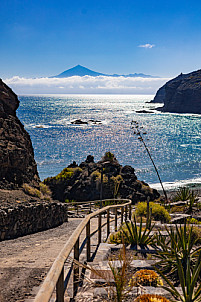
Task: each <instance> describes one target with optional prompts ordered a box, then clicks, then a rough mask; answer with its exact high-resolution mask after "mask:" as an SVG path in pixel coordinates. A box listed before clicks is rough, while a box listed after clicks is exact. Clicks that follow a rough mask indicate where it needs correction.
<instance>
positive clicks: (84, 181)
mask: <svg viewBox="0 0 201 302" xmlns="http://www.w3.org/2000/svg"><path fill="white" fill-rule="evenodd" d="M101 179H102V181H101ZM44 183H45V184H46V185H48V186H49V188H50V190H51V191H52V197H53V198H54V199H58V200H60V201H64V200H66V199H68V200H71V201H72V200H76V201H90V200H99V199H100V192H101V183H102V197H103V199H110V198H114V197H115V198H117V197H119V198H130V199H132V201H133V203H135V202H137V201H144V200H146V199H147V197H148V196H149V197H150V200H154V199H156V198H158V197H159V196H160V195H159V193H158V192H157V191H156V190H154V189H151V188H150V187H149V186H148V184H146V183H145V182H143V181H139V180H138V179H137V177H136V175H135V172H134V169H133V168H132V167H131V166H124V167H123V166H121V165H120V164H119V163H118V161H117V160H116V159H115V157H114V156H113V154H112V153H110V152H107V153H106V155H105V156H104V157H103V159H102V160H101V161H99V162H97V163H95V162H94V158H93V156H91V155H89V156H88V157H87V159H86V161H85V162H82V163H81V164H80V165H79V166H78V165H77V164H76V163H75V162H73V164H71V165H69V166H68V167H67V168H65V169H64V170H63V171H61V173H59V174H58V175H57V176H55V177H50V178H47V179H45V180H44Z"/></svg>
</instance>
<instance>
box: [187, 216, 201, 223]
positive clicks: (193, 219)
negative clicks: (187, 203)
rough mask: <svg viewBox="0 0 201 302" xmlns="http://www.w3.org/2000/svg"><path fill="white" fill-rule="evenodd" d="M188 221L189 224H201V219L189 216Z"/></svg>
mask: <svg viewBox="0 0 201 302" xmlns="http://www.w3.org/2000/svg"><path fill="white" fill-rule="evenodd" d="M186 222H187V223H189V224H201V221H198V220H197V219H195V218H191V217H188V218H187V220H186Z"/></svg>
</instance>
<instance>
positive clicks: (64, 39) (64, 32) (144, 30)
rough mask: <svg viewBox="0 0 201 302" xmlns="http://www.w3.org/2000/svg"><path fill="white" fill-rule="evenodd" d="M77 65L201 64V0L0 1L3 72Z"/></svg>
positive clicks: (43, 71) (147, 68)
mask: <svg viewBox="0 0 201 302" xmlns="http://www.w3.org/2000/svg"><path fill="white" fill-rule="evenodd" d="M146 44H150V45H151V46H149V47H140V46H144V45H146ZM147 46H148V45H147ZM77 64H80V65H83V66H86V67H88V68H90V69H93V70H95V71H99V72H103V73H110V74H112V73H119V74H128V73H135V72H137V73H139V72H142V73H145V74H151V75H158V76H161V77H174V76H176V75H177V74H179V73H180V72H183V73H188V72H190V71H193V70H197V69H200V67H201V1H193V0H192V1H190V0H189V1H185V0H184V1H180V0H179V1H177V0H175V1H172V0H169V1H163V0H161V1H159V0H157V1H156V0H152V1H150V0H149V1H147V0H143V1H139V0H138V1H135V0H132V1H131V0H122V1H121V0H115V1H113V0H107V1H101V0H100V1H96V0H93V1H89V0H85V1H76V0H74V1H69V0H65V1H63V0H57V1H53V0H48V1H47V0H40V1H39V0H1V2H0V77H1V78H3V79H4V78H11V77H13V76H16V75H18V76H20V77H45V76H51V75H56V74H58V73H60V72H62V71H64V70H66V69H68V68H71V67H73V66H74V65H77Z"/></svg>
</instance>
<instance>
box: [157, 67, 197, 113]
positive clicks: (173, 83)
mask: <svg viewBox="0 0 201 302" xmlns="http://www.w3.org/2000/svg"><path fill="white" fill-rule="evenodd" d="M152 103H164V106H163V107H162V108H159V110H161V111H163V112H176V113H198V114H200V113H201V70H198V71H194V72H191V73H189V74H180V75H179V76H177V77H176V78H174V79H172V80H170V81H168V82H167V83H166V84H165V85H164V86H162V87H161V88H160V89H159V90H158V91H157V93H156V96H155V98H154V100H153V101H152Z"/></svg>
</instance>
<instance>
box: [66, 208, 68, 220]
mask: <svg viewBox="0 0 201 302" xmlns="http://www.w3.org/2000/svg"><path fill="white" fill-rule="evenodd" d="M66 212H67V214H66V219H67V222H68V204H67V208H66Z"/></svg>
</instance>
